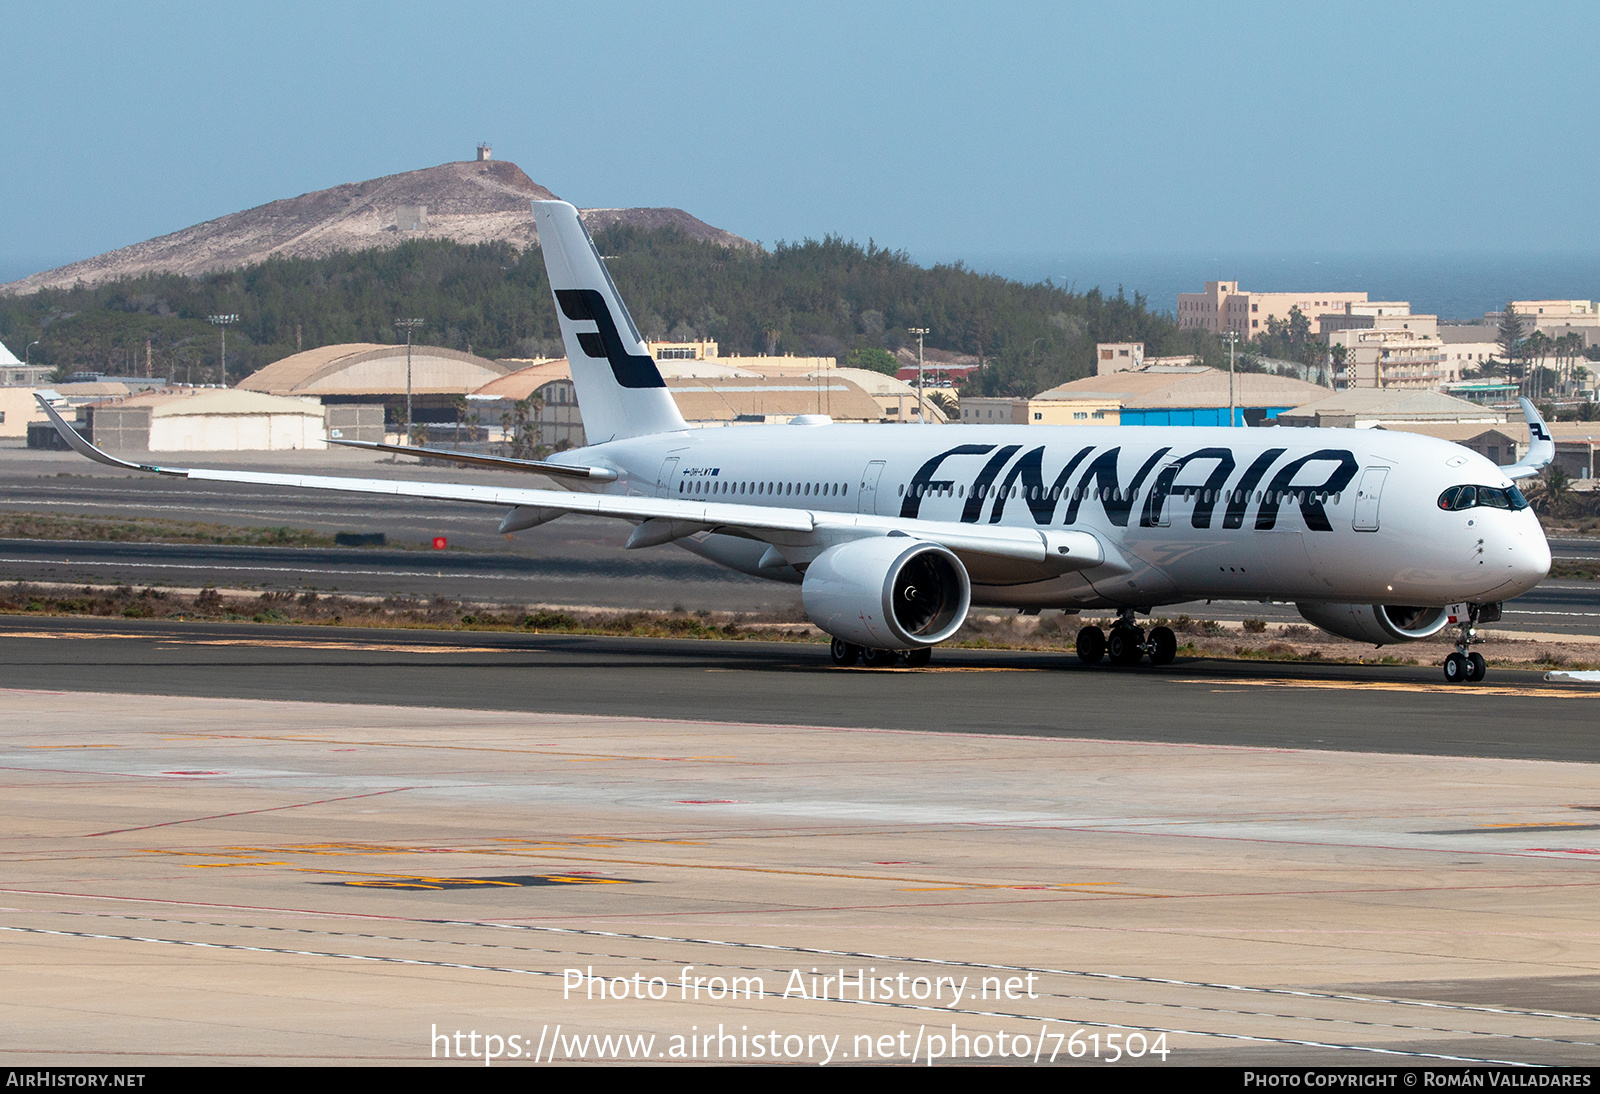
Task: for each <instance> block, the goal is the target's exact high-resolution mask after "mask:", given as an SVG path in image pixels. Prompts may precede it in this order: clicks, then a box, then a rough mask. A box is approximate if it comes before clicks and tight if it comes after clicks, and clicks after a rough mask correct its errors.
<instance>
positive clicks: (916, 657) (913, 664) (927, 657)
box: [906, 646, 933, 669]
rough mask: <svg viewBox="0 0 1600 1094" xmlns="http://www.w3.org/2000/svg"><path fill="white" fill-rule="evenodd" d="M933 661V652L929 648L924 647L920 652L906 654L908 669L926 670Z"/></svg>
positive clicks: (914, 651)
mask: <svg viewBox="0 0 1600 1094" xmlns="http://www.w3.org/2000/svg"><path fill="white" fill-rule="evenodd" d="M931 660H933V650H932V649H930V648H929V647H927V646H923V647H922V648H921V649H918V650H910V651H908V652H907V653H906V668H908V669H920V668H925V667H926V666H927V664H928V662H929V661H931Z"/></svg>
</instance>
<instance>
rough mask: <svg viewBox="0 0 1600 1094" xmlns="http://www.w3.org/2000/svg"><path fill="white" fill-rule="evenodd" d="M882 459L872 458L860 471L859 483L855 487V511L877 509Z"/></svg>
mask: <svg viewBox="0 0 1600 1094" xmlns="http://www.w3.org/2000/svg"><path fill="white" fill-rule="evenodd" d="M883 463H884V461H882V460H873V461H872V462H871V463H869V464H867V466H866V469H865V470H864V471H862V472H861V485H860V486H859V487H857V488H856V512H858V513H876V512H877V511H878V477H879V476H880V475H882V474H883Z"/></svg>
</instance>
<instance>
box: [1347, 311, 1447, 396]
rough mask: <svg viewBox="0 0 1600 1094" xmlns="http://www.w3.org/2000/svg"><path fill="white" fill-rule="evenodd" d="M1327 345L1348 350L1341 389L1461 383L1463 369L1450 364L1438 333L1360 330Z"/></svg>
mask: <svg viewBox="0 0 1600 1094" xmlns="http://www.w3.org/2000/svg"><path fill="white" fill-rule="evenodd" d="M1427 318H1429V319H1432V318H1434V317H1433V316H1428V317H1427ZM1328 343H1329V345H1330V346H1344V347H1345V350H1346V356H1345V362H1344V367H1343V368H1342V369H1340V370H1339V371H1338V372H1336V373H1335V375H1334V383H1335V384H1337V385H1338V386H1339V387H1343V388H1352V387H1418V388H1437V387H1438V386H1439V385H1440V384H1448V383H1454V382H1455V381H1457V380H1459V379H1461V369H1460V366H1459V365H1457V364H1454V363H1452V362H1451V361H1450V359H1449V355H1448V354H1447V353H1446V350H1445V344H1444V342H1443V341H1442V340H1441V339H1440V338H1439V336H1438V334H1436V333H1427V332H1424V331H1420V330H1410V329H1408V328H1406V327H1366V328H1360V327H1357V328H1352V329H1348V330H1336V331H1333V332H1332V333H1331V334H1329V335H1328Z"/></svg>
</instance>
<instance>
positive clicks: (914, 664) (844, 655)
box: [829, 638, 933, 669]
mask: <svg viewBox="0 0 1600 1094" xmlns="http://www.w3.org/2000/svg"><path fill="white" fill-rule="evenodd" d="M829 652H830V653H831V654H832V655H833V663H834V664H835V665H838V666H839V667H840V668H842V669H847V668H849V667H850V666H851V665H853V664H855V663H856V662H857V661H860V662H861V664H862V666H863V667H864V668H869V669H892V668H906V669H920V668H922V667H923V666H924V665H926V664H927V663H928V662H929V661H930V660H932V659H933V650H932V649H931V648H930V647H928V646H923V647H921V648H920V649H915V650H875V649H873V648H872V647H870V646H857V645H855V644H854V643H853V642H846V641H845V640H844V639H842V638H835V639H834V640H833V646H832V648H831V649H830V650H829Z"/></svg>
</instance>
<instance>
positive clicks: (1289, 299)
mask: <svg viewBox="0 0 1600 1094" xmlns="http://www.w3.org/2000/svg"><path fill="white" fill-rule="evenodd" d="M1366 302H1367V294H1366V293H1364V292H1305V293H1298V292H1250V291H1248V290H1241V289H1240V288H1239V283H1238V282H1237V281H1207V282H1206V287H1205V291H1203V292H1195V293H1187V292H1185V293H1179V294H1178V326H1179V327H1180V328H1182V329H1183V330H1208V331H1211V332H1212V333H1214V334H1220V333H1222V332H1223V331H1229V330H1232V331H1238V332H1239V334H1240V337H1241V340H1243V339H1249V338H1254V337H1255V336H1256V335H1258V334H1265V333H1266V332H1267V329H1268V324H1269V323H1270V322H1271V320H1273V319H1284V320H1286V319H1288V318H1289V312H1290V311H1292V310H1293V309H1295V308H1299V309H1300V312H1301V314H1302V315H1304V316H1305V317H1306V318H1308V319H1310V320H1312V321H1313V322H1315V321H1316V317H1317V316H1319V315H1322V314H1324V313H1325V312H1342V311H1344V309H1345V307H1346V305H1349V304H1365V303H1366Z"/></svg>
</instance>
